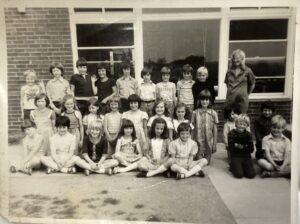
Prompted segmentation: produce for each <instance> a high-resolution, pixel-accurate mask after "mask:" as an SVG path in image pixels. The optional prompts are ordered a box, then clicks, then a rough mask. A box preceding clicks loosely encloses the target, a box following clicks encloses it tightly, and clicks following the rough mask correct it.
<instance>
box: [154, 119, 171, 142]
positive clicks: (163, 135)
mask: <svg viewBox="0 0 300 224" xmlns="http://www.w3.org/2000/svg"><path fill="white" fill-rule="evenodd" d="M156 124H164V125H165V128H164V131H163V133H162V134H161V138H162V139H167V138H169V132H168V126H167V122H166V121H165V119H163V118H161V117H157V118H155V119H154V120H153V122H152V124H151V127H150V129H149V138H150V139H152V138H155V136H156V134H155V126H156Z"/></svg>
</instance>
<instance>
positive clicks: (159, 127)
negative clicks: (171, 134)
mask: <svg viewBox="0 0 300 224" xmlns="http://www.w3.org/2000/svg"><path fill="white" fill-rule="evenodd" d="M164 129H165V124H163V123H156V124H155V129H154V131H155V136H156V138H160V137H161V135H162V133H163V132H164Z"/></svg>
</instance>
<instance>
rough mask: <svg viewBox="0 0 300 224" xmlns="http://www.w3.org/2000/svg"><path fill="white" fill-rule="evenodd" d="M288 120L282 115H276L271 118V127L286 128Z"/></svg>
mask: <svg viewBox="0 0 300 224" xmlns="http://www.w3.org/2000/svg"><path fill="white" fill-rule="evenodd" d="M285 126H286V120H285V119H284V118H283V117H282V116H281V115H275V116H273V117H272V118H271V127H278V128H285Z"/></svg>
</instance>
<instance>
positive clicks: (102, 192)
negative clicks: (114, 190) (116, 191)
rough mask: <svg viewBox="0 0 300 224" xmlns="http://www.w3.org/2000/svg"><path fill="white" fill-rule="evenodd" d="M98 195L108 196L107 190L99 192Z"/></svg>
mask: <svg viewBox="0 0 300 224" xmlns="http://www.w3.org/2000/svg"><path fill="white" fill-rule="evenodd" d="M100 194H108V191H107V190H103V191H101V192H100Z"/></svg>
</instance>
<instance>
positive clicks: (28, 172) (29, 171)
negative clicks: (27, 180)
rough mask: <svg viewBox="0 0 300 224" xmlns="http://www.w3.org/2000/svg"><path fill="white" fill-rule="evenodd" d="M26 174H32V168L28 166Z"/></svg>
mask: <svg viewBox="0 0 300 224" xmlns="http://www.w3.org/2000/svg"><path fill="white" fill-rule="evenodd" d="M27 174H28V175H29V176H31V175H32V169H31V168H29V169H28V170H27Z"/></svg>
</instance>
